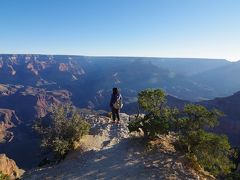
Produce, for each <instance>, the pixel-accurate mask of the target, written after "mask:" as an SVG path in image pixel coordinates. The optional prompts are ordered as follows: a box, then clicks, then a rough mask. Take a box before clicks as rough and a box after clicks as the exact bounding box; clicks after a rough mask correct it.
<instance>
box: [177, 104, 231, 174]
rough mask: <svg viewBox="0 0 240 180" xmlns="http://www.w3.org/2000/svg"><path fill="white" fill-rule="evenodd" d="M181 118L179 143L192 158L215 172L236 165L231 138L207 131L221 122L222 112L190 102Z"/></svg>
mask: <svg viewBox="0 0 240 180" xmlns="http://www.w3.org/2000/svg"><path fill="white" fill-rule="evenodd" d="M181 114H182V115H181V117H180V118H179V119H178V127H179V129H178V132H179V137H180V143H181V146H182V147H183V150H184V152H185V153H186V154H187V156H188V157H189V159H190V160H192V161H193V162H197V163H198V164H200V165H201V166H202V167H204V169H205V170H207V171H209V172H211V173H212V174H213V175H220V174H228V173H230V172H231V169H232V168H233V163H232V162H231V161H230V159H229V156H230V149H231V146H230V144H229V142H228V138H227V137H226V136H224V135H217V134H214V133H210V132H206V131H205V129H206V128H211V127H214V126H216V125H217V124H218V118H219V117H221V116H222V115H223V113H222V112H220V111H218V110H216V109H214V110H212V111H209V110H207V109H206V108H205V107H203V106H200V105H193V104H188V105H186V106H185V107H184V109H183V112H182V113H181Z"/></svg>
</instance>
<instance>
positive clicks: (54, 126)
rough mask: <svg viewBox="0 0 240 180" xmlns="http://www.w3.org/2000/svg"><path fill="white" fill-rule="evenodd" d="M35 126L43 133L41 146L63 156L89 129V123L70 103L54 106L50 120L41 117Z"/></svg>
mask: <svg viewBox="0 0 240 180" xmlns="http://www.w3.org/2000/svg"><path fill="white" fill-rule="evenodd" d="M34 128H35V129H36V130H37V131H38V132H39V133H40V134H41V136H42V141H41V146H42V147H43V148H48V149H50V150H52V151H53V152H54V153H55V154H56V155H57V156H58V157H60V159H61V158H63V157H64V156H65V155H66V154H67V153H68V152H69V151H70V150H72V149H74V142H76V141H79V140H80V138H81V137H82V136H83V135H85V134H87V133H88V131H89V128H90V126H89V124H88V123H87V122H86V121H85V120H83V119H82V118H81V117H80V115H79V113H78V112H77V111H76V110H75V109H74V108H73V107H71V106H70V105H65V106H58V107H54V108H53V111H52V114H51V116H50V119H49V122H48V123H47V124H46V122H44V121H43V119H40V120H38V121H37V122H36V124H35V126H34Z"/></svg>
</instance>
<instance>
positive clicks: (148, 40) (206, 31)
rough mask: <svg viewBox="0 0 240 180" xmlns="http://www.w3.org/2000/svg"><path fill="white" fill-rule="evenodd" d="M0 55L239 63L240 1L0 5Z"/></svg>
mask: <svg viewBox="0 0 240 180" xmlns="http://www.w3.org/2000/svg"><path fill="white" fill-rule="evenodd" d="M0 53H37V54H38V53H42V54H79V55H109V56H111V55H119V56H158V57H206V58H226V59H229V60H239V59H240V0H0Z"/></svg>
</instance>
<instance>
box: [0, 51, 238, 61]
mask: <svg viewBox="0 0 240 180" xmlns="http://www.w3.org/2000/svg"><path fill="white" fill-rule="evenodd" d="M0 55H42V56H82V57H106V58H111V57H119V58H156V59H160V58H163V59H196V60H201V59H202V60H226V61H229V62H238V61H240V59H239V60H235V61H234V60H229V59H227V58H209V57H174V56H172V57H171V56H134V55H83V54H62V53H59V54H56V53H0Z"/></svg>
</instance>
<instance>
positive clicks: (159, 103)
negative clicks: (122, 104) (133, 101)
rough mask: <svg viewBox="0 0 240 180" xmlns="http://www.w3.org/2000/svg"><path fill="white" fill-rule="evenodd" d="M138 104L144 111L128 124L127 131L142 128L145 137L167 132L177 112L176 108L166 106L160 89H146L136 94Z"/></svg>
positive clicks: (164, 97)
mask: <svg viewBox="0 0 240 180" xmlns="http://www.w3.org/2000/svg"><path fill="white" fill-rule="evenodd" d="M138 104H139V106H140V108H142V109H143V110H144V112H145V113H146V114H145V116H144V117H143V118H138V119H137V120H136V121H133V122H131V123H130V124H129V126H128V128H129V131H130V132H132V131H140V129H142V130H143V132H144V136H145V138H154V137H156V136H157V135H158V134H165V133H168V132H169V130H170V129H171V122H173V119H174V118H175V117H176V114H178V110H177V109H171V108H169V107H167V106H166V95H165V93H164V92H163V91H162V90H161V89H147V90H144V91H141V92H140V93H139V94H138Z"/></svg>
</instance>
